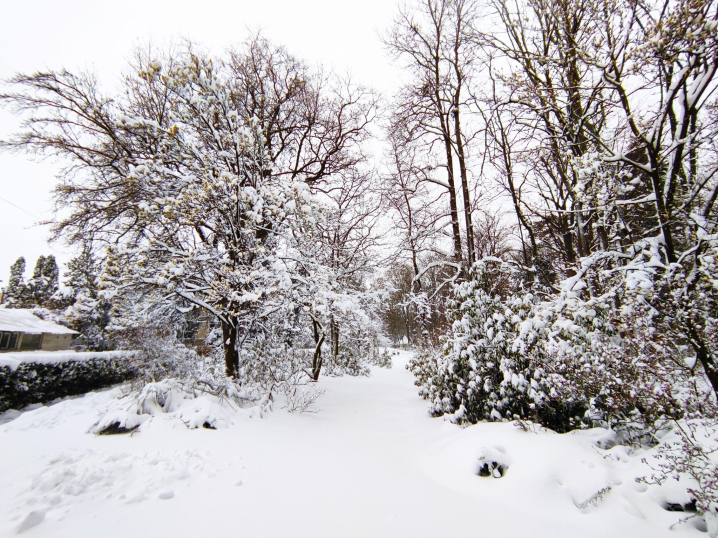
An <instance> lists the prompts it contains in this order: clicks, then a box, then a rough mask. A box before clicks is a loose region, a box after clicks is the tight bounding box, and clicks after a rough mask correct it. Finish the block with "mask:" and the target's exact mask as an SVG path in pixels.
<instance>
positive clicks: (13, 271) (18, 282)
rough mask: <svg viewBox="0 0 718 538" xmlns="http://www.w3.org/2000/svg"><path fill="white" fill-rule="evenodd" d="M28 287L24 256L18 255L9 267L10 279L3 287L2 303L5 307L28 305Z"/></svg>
mask: <svg viewBox="0 0 718 538" xmlns="http://www.w3.org/2000/svg"><path fill="white" fill-rule="evenodd" d="M29 302H30V301H29V293H28V287H27V285H26V284H25V258H24V257H22V256H21V257H19V258H18V259H17V261H16V262H15V263H13V264H12V266H11V267H10V279H9V280H8V285H7V287H6V288H5V294H4V297H3V303H4V304H5V306H6V307H7V308H24V307H27V306H29Z"/></svg>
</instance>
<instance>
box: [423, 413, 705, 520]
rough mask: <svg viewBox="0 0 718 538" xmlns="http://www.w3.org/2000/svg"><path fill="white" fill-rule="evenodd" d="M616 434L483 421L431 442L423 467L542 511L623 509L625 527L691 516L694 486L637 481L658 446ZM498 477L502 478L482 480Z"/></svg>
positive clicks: (450, 484) (599, 513) (443, 479)
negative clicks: (628, 441) (622, 441)
mask: <svg viewBox="0 0 718 538" xmlns="http://www.w3.org/2000/svg"><path fill="white" fill-rule="evenodd" d="M613 437H614V433H613V432H611V431H608V430H604V429H600V428H596V429H593V430H585V431H575V432H572V433H568V434H557V433H554V432H552V431H549V430H545V429H543V428H541V429H538V428H537V429H536V430H535V431H521V430H520V429H519V428H517V427H515V426H514V425H513V424H511V423H479V424H476V425H473V426H469V427H467V428H464V429H462V430H461V431H458V432H456V433H455V434H454V435H453V436H451V438H450V439H449V440H446V441H443V442H441V443H438V444H436V445H435V446H433V447H432V448H431V449H430V450H429V451H428V453H427V454H426V456H425V458H424V468H425V470H426V472H427V473H428V474H429V476H431V477H432V478H433V479H434V480H435V481H437V482H439V483H441V484H442V485H443V486H445V487H446V488H449V489H451V490H454V491H457V492H460V493H463V494H468V495H472V496H475V497H476V498H477V499H487V498H493V499H511V503H512V504H513V505H514V506H517V507H522V510H524V511H525V512H526V514H527V515H529V514H536V516H537V517H538V515H539V514H546V513H563V514H565V515H566V517H567V518H568V519H573V518H576V517H581V516H591V517H599V518H600V517H609V514H611V516H610V517H614V518H615V517H617V516H618V514H623V516H624V517H626V516H627V517H628V520H627V521H626V522H625V524H626V525H629V526H630V524H629V522H628V521H630V520H635V521H639V520H640V521H646V520H651V521H655V522H659V526H662V527H663V528H666V529H668V528H669V527H670V526H671V525H673V524H675V523H676V522H677V520H678V519H680V518H682V517H687V516H690V515H691V514H689V513H686V514H684V515H681V513H680V512H681V511H682V510H683V509H684V507H686V506H689V505H690V495H689V494H688V493H687V491H686V490H687V488H688V487H690V484H688V483H687V482H686V481H685V480H684V479H681V480H680V481H675V480H671V481H668V482H665V483H664V484H662V485H661V486H658V485H655V484H647V483H640V482H637V479H638V478H641V477H645V476H650V475H651V473H652V468H651V466H653V467H654V468H656V467H657V465H658V462H656V460H655V450H654V449H641V450H635V451H634V450H632V449H630V448H628V447H625V446H621V445H614V444H613ZM487 440H488V441H489V443H487ZM644 460H645V461H644ZM509 469H510V470H509ZM477 475H478V476H477ZM492 476H493V477H494V478H501V480H486V479H484V478H479V477H492ZM673 510H678V511H679V513H676V512H675V511H673ZM694 519H695V521H693V520H691V522H689V523H688V525H686V526H684V528H685V527H687V526H689V525H690V526H695V525H698V526H700V525H703V522H702V519H700V518H694ZM699 519H700V521H699ZM696 528H698V527H696Z"/></svg>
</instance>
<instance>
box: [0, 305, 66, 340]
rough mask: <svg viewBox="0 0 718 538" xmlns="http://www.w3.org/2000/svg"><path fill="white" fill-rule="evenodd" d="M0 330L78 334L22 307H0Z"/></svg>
mask: <svg viewBox="0 0 718 538" xmlns="http://www.w3.org/2000/svg"><path fill="white" fill-rule="evenodd" d="M0 331H6V332H22V333H29V334H41V333H50V334H79V333H78V332H77V331H73V330H72V329H68V328H67V327H63V326H62V325H59V324H57V323H53V322H52V321H45V320H42V319H40V318H38V317H37V316H36V315H34V314H33V313H32V310H28V309H22V308H3V307H0Z"/></svg>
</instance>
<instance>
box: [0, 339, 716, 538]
mask: <svg viewBox="0 0 718 538" xmlns="http://www.w3.org/2000/svg"><path fill="white" fill-rule="evenodd" d="M408 358H409V354H408V353H405V352H402V353H401V354H400V355H398V356H395V357H394V368H393V369H390V370H384V369H374V370H373V371H372V376H371V377H370V378H350V377H344V378H328V379H327V378H325V379H323V380H321V382H320V384H321V386H322V387H323V388H324V389H326V393H325V394H324V396H322V398H321V399H320V400H319V401H318V403H317V405H318V406H319V407H320V408H321V411H319V412H317V413H303V414H298V413H295V414H289V413H287V412H286V411H283V410H275V411H274V412H273V413H270V414H268V415H265V417H264V418H259V417H258V416H256V414H253V413H249V412H246V411H240V412H236V413H230V417H229V422H230V424H229V426H228V427H226V428H219V429H216V430H209V429H202V428H200V429H193V430H188V429H187V427H186V426H185V425H184V423H183V422H182V421H181V420H178V419H177V418H171V417H169V416H156V417H153V418H152V420H151V421H148V422H146V423H144V424H143V425H142V427H141V428H140V429H139V430H138V431H137V432H135V433H134V434H132V435H112V436H94V435H92V434H89V433H87V432H88V430H89V429H90V427H91V426H92V425H93V424H94V423H95V422H96V421H97V420H98V418H99V417H100V416H101V415H102V413H103V411H104V410H105V409H106V408H107V406H108V405H109V404H110V403H111V400H112V398H113V397H114V396H115V395H116V394H117V389H113V390H109V391H105V392H100V393H91V394H88V395H86V396H84V397H82V398H74V399H67V400H64V401H62V402H60V403H57V404H55V405H51V406H48V407H40V408H37V409H34V410H31V411H27V412H25V413H23V414H21V415H20V416H18V417H17V418H15V419H14V420H12V421H10V422H7V423H5V424H3V425H2V426H0V536H3V537H4V536H11V535H14V534H15V533H16V532H18V531H22V532H23V535H24V536H28V537H30V536H37V537H53V538H60V537H72V538H79V537H93V538H95V537H98V536H102V537H103V538H110V537H123V538H127V537H128V536H131V537H133V538H142V537H150V536H172V537H173V538H181V537H185V536H186V537H193V538H194V537H196V536H251V537H258V538H263V537H275V536H276V537H292V538H294V537H303V536H306V537H310V536H311V537H351V536H357V537H371V538H380V537H392V538H397V537H412V538H416V537H434V538H435V537H439V538H441V537H449V536H477V537H478V536H481V537H491V538H509V537H514V536H515V537H519V536H520V537H522V538H525V537H544V536H545V537H555V538H562V537H567V538H568V537H571V538H574V537H594V536H595V537H600V538H606V537H611V538H618V537H643V536H646V537H648V536H650V537H651V538H658V537H661V536H667V537H668V536H671V537H677V536H705V534H704V533H703V532H701V529H700V527H701V523H700V521H699V520H698V518H694V519H693V520H692V521H690V522H688V523H684V524H681V525H678V526H676V527H674V528H673V530H670V526H671V525H673V524H674V523H676V522H677V521H678V520H679V519H680V518H681V517H684V516H686V515H687V514H685V513H677V512H669V511H666V510H665V509H663V508H662V506H661V505H662V504H665V503H666V502H673V503H677V502H686V501H687V496H686V495H685V494H683V493H681V491H682V490H681V488H680V487H678V486H679V485H678V484H674V485H671V484H669V486H668V487H663V488H658V487H655V486H650V487H649V486H646V485H644V484H637V483H636V482H635V481H634V477H636V476H641V475H644V474H646V473H648V472H649V469H648V468H647V467H646V466H645V464H642V463H641V461H640V460H641V455H640V454H639V455H630V454H629V453H628V452H627V450H626V449H625V448H623V447H615V448H613V449H611V450H603V449H601V448H599V447H598V446H597V443H598V442H599V441H605V440H606V432H603V431H599V430H593V431H588V432H577V433H573V434H567V435H557V434H553V433H547V432H538V433H533V432H525V431H521V430H520V429H519V428H517V427H515V426H514V425H512V424H498V423H493V424H479V425H476V426H471V427H468V428H463V429H462V428H460V427H458V426H455V425H452V424H450V423H448V422H446V421H443V420H441V419H433V418H431V417H429V416H428V414H427V412H426V408H427V405H426V402H424V401H423V400H421V399H420V398H419V397H418V396H417V391H416V388H415V387H414V386H413V383H412V382H413V378H412V376H411V374H410V373H409V372H407V371H406V370H405V369H404V364H405V362H406V361H407V360H408ZM482 456H486V457H487V458H489V459H491V460H496V461H498V460H501V461H500V462H501V463H502V464H503V465H505V466H508V469H507V470H506V471H505V474H504V476H503V477H502V478H493V477H491V476H489V477H480V476H477V475H476V472H477V471H478V469H479V468H480V467H481V464H482V461H481V460H480V458H481V457H482ZM601 491H603V493H601V494H598V492H601ZM667 495H670V498H668V497H667Z"/></svg>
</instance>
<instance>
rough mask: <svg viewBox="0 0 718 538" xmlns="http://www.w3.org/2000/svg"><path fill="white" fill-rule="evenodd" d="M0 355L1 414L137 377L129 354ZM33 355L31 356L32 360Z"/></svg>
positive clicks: (118, 352)
mask: <svg viewBox="0 0 718 538" xmlns="http://www.w3.org/2000/svg"><path fill="white" fill-rule="evenodd" d="M16 355H19V354H15V353H12V354H6V355H4V356H0V412H2V411H5V410H7V409H20V408H21V407H24V406H26V405H29V404H32V403H43V402H48V401H50V400H54V399H55V398H61V397H64V396H73V395H76V394H83V393H85V392H89V391H91V390H96V389H98V388H102V387H106V386H108V385H112V384H115V383H121V382H122V381H126V380H128V379H132V378H133V377H134V376H135V375H136V371H135V370H134V367H133V361H132V356H131V354H130V353H127V352H122V351H115V352H105V353H74V352H68V353H38V354H34V353H33V354H29V353H23V354H22V357H21V360H13V359H12V357H15V356H16ZM33 355H34V357H33Z"/></svg>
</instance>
